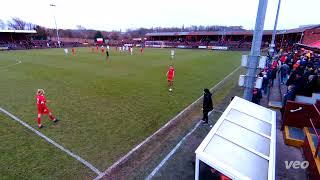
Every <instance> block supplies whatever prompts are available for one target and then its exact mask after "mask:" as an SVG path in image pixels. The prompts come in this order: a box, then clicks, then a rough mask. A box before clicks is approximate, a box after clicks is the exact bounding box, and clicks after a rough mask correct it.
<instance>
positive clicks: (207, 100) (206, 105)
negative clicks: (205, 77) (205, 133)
mask: <svg viewBox="0 0 320 180" xmlns="http://www.w3.org/2000/svg"><path fill="white" fill-rule="evenodd" d="M211 96H212V94H211V93H210V91H209V89H204V95H203V106H202V111H203V118H202V120H203V121H204V123H205V124H208V119H209V118H208V113H209V112H210V111H212V110H213V104H212V98H211Z"/></svg>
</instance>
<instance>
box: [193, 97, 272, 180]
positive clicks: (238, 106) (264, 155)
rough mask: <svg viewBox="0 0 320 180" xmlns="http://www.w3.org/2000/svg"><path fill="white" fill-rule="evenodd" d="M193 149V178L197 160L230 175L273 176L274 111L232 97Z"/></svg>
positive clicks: (258, 178)
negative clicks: (194, 161)
mask: <svg viewBox="0 0 320 180" xmlns="http://www.w3.org/2000/svg"><path fill="white" fill-rule="evenodd" d="M195 153H196V166H195V179H196V180H198V179H199V163H200V161H202V162H203V163H205V164H207V165H208V166H210V167H211V168H213V169H216V170H217V171H219V172H220V173H222V174H224V175H225V176H228V177H229V178H231V179H241V180H242V179H246V180H247V179H254V180H274V179H275V160H276V154H275V153H276V113H275V112H274V111H272V110H270V109H267V108H265V107H262V106H259V105H257V104H254V103H252V102H249V101H247V100H244V99H242V98H239V97H235V98H234V99H233V100H232V102H231V103H230V104H229V106H228V107H227V109H226V110H225V111H224V113H223V114H222V115H221V117H220V118H219V120H218V121H217V123H216V124H215V125H214V127H213V128H212V129H211V131H210V132H209V133H208V135H207V136H206V137H205V139H204V140H203V141H202V143H201V144H200V145H199V147H198V148H197V150H196V151H195Z"/></svg>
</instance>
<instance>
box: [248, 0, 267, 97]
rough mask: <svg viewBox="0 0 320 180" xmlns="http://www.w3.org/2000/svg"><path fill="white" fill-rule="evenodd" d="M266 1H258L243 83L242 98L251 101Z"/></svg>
mask: <svg viewBox="0 0 320 180" xmlns="http://www.w3.org/2000/svg"><path fill="white" fill-rule="evenodd" d="M267 6H268V0H259V6H258V12H257V17H256V25H255V29H254V34H253V39H252V46H251V52H250V56H249V59H248V60H249V64H248V71H247V76H246V82H245V89H244V93H243V98H244V99H246V100H248V101H251V100H252V91H253V88H254V83H255V80H256V71H257V66H258V61H259V57H260V48H261V40H262V35H263V26H264V19H265V16H266V11H267Z"/></svg>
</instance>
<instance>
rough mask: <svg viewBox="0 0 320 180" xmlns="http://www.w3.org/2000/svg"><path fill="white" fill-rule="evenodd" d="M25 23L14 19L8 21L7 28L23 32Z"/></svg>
mask: <svg viewBox="0 0 320 180" xmlns="http://www.w3.org/2000/svg"><path fill="white" fill-rule="evenodd" d="M26 25H27V22H25V21H23V20H21V19H19V18H17V17H15V18H12V20H11V21H8V28H9V29H14V30H24V29H25V28H26Z"/></svg>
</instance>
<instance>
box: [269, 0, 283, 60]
mask: <svg viewBox="0 0 320 180" xmlns="http://www.w3.org/2000/svg"><path fill="white" fill-rule="evenodd" d="M280 5H281V0H279V2H278V9H277V15H276V20H275V22H274V27H273V33H272V40H271V44H270V49H269V52H270V54H271V56H272V57H273V55H274V47H275V39H276V33H277V24H278V17H279V11H280Z"/></svg>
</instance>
